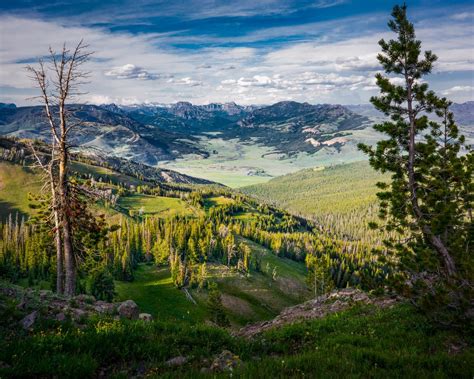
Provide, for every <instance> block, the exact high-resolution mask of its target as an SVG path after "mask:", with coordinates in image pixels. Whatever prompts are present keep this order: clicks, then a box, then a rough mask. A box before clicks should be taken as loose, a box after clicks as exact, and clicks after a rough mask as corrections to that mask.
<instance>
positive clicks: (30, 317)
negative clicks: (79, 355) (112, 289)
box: [0, 281, 153, 330]
mask: <svg viewBox="0 0 474 379" xmlns="http://www.w3.org/2000/svg"><path fill="white" fill-rule="evenodd" d="M0 295H3V296H4V297H6V298H9V299H13V300H15V301H16V303H17V305H16V309H17V310H18V311H20V312H21V313H23V314H24V315H25V316H24V317H23V318H22V319H21V321H20V325H21V327H22V328H24V329H26V330H30V329H31V328H33V327H34V325H35V324H36V323H37V322H38V320H40V319H49V320H55V321H60V322H64V321H67V320H71V321H73V322H74V323H76V324H81V323H83V322H84V321H85V320H86V319H87V318H89V317H91V316H93V315H109V316H115V317H123V318H127V319H133V320H137V319H138V318H140V319H142V320H145V321H151V320H152V319H153V317H152V315H150V314H148V313H142V314H140V310H139V308H138V306H137V304H136V303H135V302H134V301H133V300H126V301H124V302H121V303H108V302H105V301H101V300H96V299H95V298H94V297H93V296H90V295H84V294H81V295H78V296H75V297H73V298H66V297H63V296H59V295H57V294H55V293H53V292H51V291H45V290H41V291H37V290H33V289H30V288H22V287H19V286H15V285H11V284H8V283H5V282H1V281H0ZM1 300H2V299H1V298H0V303H1ZM0 305H1V304H0Z"/></svg>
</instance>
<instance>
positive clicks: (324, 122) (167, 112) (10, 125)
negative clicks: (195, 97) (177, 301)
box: [0, 101, 474, 176]
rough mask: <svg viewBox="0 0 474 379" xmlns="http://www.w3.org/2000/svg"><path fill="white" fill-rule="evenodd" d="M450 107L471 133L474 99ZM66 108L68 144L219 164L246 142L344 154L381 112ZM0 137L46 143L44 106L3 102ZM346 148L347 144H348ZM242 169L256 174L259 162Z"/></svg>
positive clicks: (265, 149) (263, 148) (275, 150)
mask: <svg viewBox="0 0 474 379" xmlns="http://www.w3.org/2000/svg"><path fill="white" fill-rule="evenodd" d="M452 110H453V111H454V112H455V116H456V119H457V121H458V123H459V124H460V125H462V130H463V132H464V133H465V134H467V136H468V137H473V135H472V134H473V131H472V127H471V126H472V125H473V124H474V102H467V103H463V104H453V106H452ZM69 112H70V115H71V122H74V123H77V124H78V127H76V128H75V129H74V132H73V133H72V139H71V142H72V145H73V146H75V147H77V148H79V149H80V150H83V151H89V153H92V154H93V153H94V151H100V152H101V153H102V154H109V155H113V156H116V157H120V158H125V159H131V160H133V161H136V162H138V163H143V164H147V165H151V166H156V165H159V164H163V162H175V161H180V160H183V159H184V160H186V159H189V160H193V161H195V160H196V159H199V160H206V159H207V158H210V157H211V156H213V157H220V158H219V159H220V162H222V161H225V160H227V161H228V160H229V159H232V160H236V161H237V160H238V159H240V158H241V156H242V155H243V153H242V151H243V149H244V147H246V146H247V147H248V146H255V147H256V149H257V147H258V149H260V150H258V152H257V153H256V154H257V156H259V157H260V156H261V157H264V156H266V155H267V154H273V156H275V157H277V158H276V159H279V160H282V159H283V160H285V159H286V160H289V159H293V158H295V157H297V158H298V157H299V156H301V155H302V154H303V155H304V154H306V155H308V154H309V155H310V156H311V155H313V154H316V153H318V152H324V153H325V154H329V155H330V156H334V157H338V158H337V159H339V160H341V159H342V158H343V154H342V155H341V154H340V153H341V152H343V153H344V152H345V151H348V150H350V151H351V154H352V155H354V151H355V150H356V148H355V146H356V143H357V142H359V141H360V140H364V138H368V137H371V138H373V133H374V132H373V131H372V129H371V128H369V126H370V125H372V124H373V122H375V121H377V120H380V119H382V118H383V117H384V116H383V114H381V113H379V112H377V111H376V110H375V109H374V108H373V107H372V106H371V105H350V106H343V105H334V104H316V105H313V104H309V103H299V102H295V101H282V102H278V103H276V104H272V105H268V106H256V105H253V106H242V105H238V104H236V103H233V102H232V103H225V104H218V103H211V104H207V105H193V104H191V103H189V102H178V103H176V104H138V105H128V106H124V105H117V104H105V105H86V104H74V105H71V106H70V107H69ZM0 135H6V136H13V137H19V138H31V139H41V140H45V141H48V139H49V138H50V132H49V126H48V124H47V123H46V119H45V117H44V110H43V108H42V107H41V106H28V107H16V106H15V105H14V104H3V103H0ZM229 141H230V142H229ZM217 142H219V143H217ZM229 143H232V144H233V145H232V148H233V149H234V150H235V151H236V154H234V155H235V156H232V157H231V158H228V157H226V152H228V150H229ZM345 145H348V146H349V145H350V146H351V147H350V149H349V148H348V147H345ZM216 146H217V147H216ZM334 154H336V155H334ZM337 154H340V155H339V156H338V155H337ZM216 159H217V158H216ZM246 167H247V166H246ZM172 168H174V167H172ZM247 169H248V171H252V172H256V171H257V172H259V167H258V166H255V167H254V166H251V167H247ZM191 174H192V175H193V176H196V175H197V174H199V173H195V172H192V173H191ZM197 176H199V175H197ZM272 176H273V174H272Z"/></svg>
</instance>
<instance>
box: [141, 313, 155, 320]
mask: <svg viewBox="0 0 474 379" xmlns="http://www.w3.org/2000/svg"><path fill="white" fill-rule="evenodd" d="M138 318H139V319H140V320H143V321H152V320H153V316H152V315H151V314H149V313H140V314H139V315H138Z"/></svg>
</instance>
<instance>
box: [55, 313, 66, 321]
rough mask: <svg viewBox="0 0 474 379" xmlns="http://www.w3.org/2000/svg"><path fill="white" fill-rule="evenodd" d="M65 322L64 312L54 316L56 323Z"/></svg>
mask: <svg viewBox="0 0 474 379" xmlns="http://www.w3.org/2000/svg"><path fill="white" fill-rule="evenodd" d="M65 320H66V315H65V314H64V312H59V313H58V314H57V315H56V321H60V322H63V321H65Z"/></svg>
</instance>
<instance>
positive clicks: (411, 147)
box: [405, 72, 457, 277]
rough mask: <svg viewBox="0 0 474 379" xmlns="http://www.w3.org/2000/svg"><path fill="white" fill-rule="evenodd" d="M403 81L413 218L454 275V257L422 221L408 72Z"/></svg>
mask: <svg viewBox="0 0 474 379" xmlns="http://www.w3.org/2000/svg"><path fill="white" fill-rule="evenodd" d="M405 82H406V86H407V87H406V88H407V98H408V100H407V102H408V117H409V121H410V130H409V144H408V187H409V190H410V195H411V196H410V197H411V199H410V200H411V205H412V207H413V211H414V213H415V218H416V219H417V222H418V224H421V230H422V232H423V234H424V236H425V238H426V239H427V240H428V241H429V242H430V243H431V245H432V246H433V247H434V248H435V249H436V251H437V252H438V255H439V256H440V258H441V259H442V261H443V264H444V267H445V269H446V273H447V274H448V276H450V277H452V276H455V275H456V272H457V271H456V265H455V263H454V259H453V258H452V257H451V254H450V253H449V251H448V249H447V248H446V246H445V245H444V243H443V241H442V240H441V238H439V237H438V236H436V235H435V234H434V233H433V231H432V230H431V228H430V227H429V226H428V225H426V224H425V223H424V222H425V220H424V217H423V213H422V211H421V209H420V206H419V203H418V197H417V194H416V190H417V185H416V180H415V135H416V125H415V113H414V111H413V100H412V85H413V79H412V78H409V77H408V73H407V72H405Z"/></svg>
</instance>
